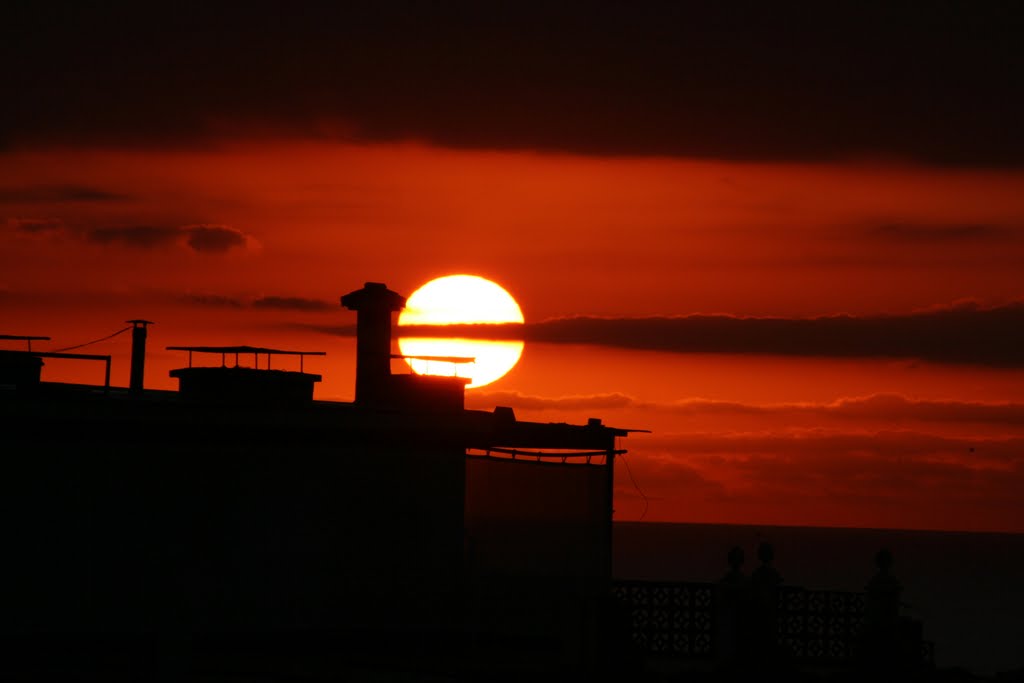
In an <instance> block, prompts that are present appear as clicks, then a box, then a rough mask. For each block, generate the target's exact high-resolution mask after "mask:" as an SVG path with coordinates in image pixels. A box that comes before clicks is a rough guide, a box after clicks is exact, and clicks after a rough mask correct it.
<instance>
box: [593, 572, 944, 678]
mask: <svg viewBox="0 0 1024 683" xmlns="http://www.w3.org/2000/svg"><path fill="white" fill-rule="evenodd" d="M613 594H614V596H615V598H616V599H617V600H618V602H619V604H620V605H621V607H622V608H623V609H624V611H625V612H626V614H627V615H628V617H627V618H628V620H629V624H628V629H629V632H630V635H631V637H632V641H633V645H634V646H635V647H636V648H638V649H639V650H640V651H641V652H644V653H646V654H648V655H653V656H656V657H663V658H669V659H685V660H712V659H714V658H716V657H717V656H719V655H720V653H721V652H722V651H723V650H724V649H726V647H727V644H726V643H725V642H724V640H725V639H727V638H729V637H730V636H735V632H734V631H733V632H732V633H728V631H729V629H730V627H734V625H735V622H732V624H731V625H730V624H727V623H724V622H723V611H722V610H721V609H720V608H721V607H722V605H721V604H720V599H719V593H718V585H717V584H713V583H695V582H657V581H616V582H615V584H614V586H613ZM864 607H865V599H864V594H863V593H854V592H848V591H831V590H808V589H806V588H801V587H797V586H780V587H779V590H778V604H777V609H776V613H775V615H774V621H775V625H776V628H775V633H774V634H773V635H774V640H775V642H777V643H778V645H779V646H780V648H781V650H782V651H783V652H785V653H786V655H787V656H788V657H790V658H791V659H792V660H794V661H797V662H801V663H804V664H833V665H843V664H848V663H851V662H853V661H854V659H855V657H856V656H857V647H858V643H859V640H858V638H859V636H860V635H861V634H862V633H863V628H864V615H865V613H864ZM725 616H726V619H728V615H725ZM920 658H921V664H922V665H930V664H933V663H934V644H933V643H931V642H929V641H921V642H920Z"/></svg>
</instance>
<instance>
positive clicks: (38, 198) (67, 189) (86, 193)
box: [0, 185, 131, 204]
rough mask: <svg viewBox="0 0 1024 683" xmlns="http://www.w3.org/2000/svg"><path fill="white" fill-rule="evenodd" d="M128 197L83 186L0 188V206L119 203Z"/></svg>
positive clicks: (128, 197)
mask: <svg viewBox="0 0 1024 683" xmlns="http://www.w3.org/2000/svg"><path fill="white" fill-rule="evenodd" d="M128 199H131V197H130V196H128V195H125V194H120V193H117V192H109V191H107V190H102V189H99V188H96V187H87V186H84V185H37V186H32V187H21V188H18V187H3V188H0V204H24V203H35V202H47V203H52V202H120V201H125V200H128Z"/></svg>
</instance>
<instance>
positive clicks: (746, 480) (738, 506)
mask: <svg viewBox="0 0 1024 683" xmlns="http://www.w3.org/2000/svg"><path fill="white" fill-rule="evenodd" d="M629 441H630V443H629V444H628V447H629V449H630V455H629V458H630V462H631V468H632V470H633V472H634V474H635V478H636V480H637V481H638V482H639V483H640V485H641V486H643V490H644V491H645V493H646V495H647V497H648V498H650V499H651V500H652V501H654V500H659V499H675V500H676V501H678V503H683V502H684V501H685V505H686V506H687V509H701V508H708V507H711V508H712V509H714V508H718V507H719V506H721V507H720V508H719V509H715V510H714V511H715V513H716V514H719V515H721V514H729V515H730V517H732V516H734V515H735V514H736V513H737V511H738V512H739V515H740V516H750V515H752V514H756V515H757V519H762V520H769V519H777V520H781V519H795V518H801V516H802V519H806V516H807V514H808V513H810V512H811V511H812V510H814V511H815V518H816V520H817V523H819V524H837V525H842V526H868V525H879V524H880V523H882V522H883V520H886V521H885V522H884V525H892V524H893V523H894V520H897V519H898V520H899V521H898V525H899V526H901V527H903V528H946V529H958V528H963V527H964V526H965V525H966V526H971V525H975V526H973V527H971V528H974V529H976V528H977V526H976V525H978V524H979V523H981V522H980V521H979V520H981V519H984V525H985V526H988V527H991V528H1001V529H1005V528H1007V527H1013V528H1014V530H1017V529H1018V528H1019V524H1018V523H1016V520H1018V519H1020V511H1021V503H1020V496H1019V491H1020V487H1021V485H1022V484H1024V455H1022V454H1024V451H1022V450H1021V448H1022V446H1024V440H1022V439H1021V438H952V437H941V436H935V435H932V434H927V433H919V432H913V431H883V432H877V433H862V432H857V433H851V432H841V431H826V430H802V431H792V432H766V433H750V434H744V433H710V434H703V433H692V434H676V435H671V436H658V435H654V436H645V435H634V436H632V437H630V440H629ZM795 507H803V509H802V510H801V511H800V512H799V513H797V514H796V515H793V508H795ZM652 510H654V511H655V513H657V508H656V506H654V505H652ZM851 510H855V511H856V512H853V513H851ZM965 514H966V515H968V516H967V517H965V516H964V515H965ZM967 520H969V521H967ZM769 523H770V522H769Z"/></svg>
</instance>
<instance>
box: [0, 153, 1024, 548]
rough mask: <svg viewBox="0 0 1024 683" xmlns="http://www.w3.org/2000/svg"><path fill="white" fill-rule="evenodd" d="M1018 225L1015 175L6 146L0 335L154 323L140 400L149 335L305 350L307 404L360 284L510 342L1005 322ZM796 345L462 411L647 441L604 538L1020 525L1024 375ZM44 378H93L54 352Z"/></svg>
mask: <svg viewBox="0 0 1024 683" xmlns="http://www.w3.org/2000/svg"><path fill="white" fill-rule="evenodd" d="M1022 226H1024V173H1021V172H1017V171H1013V170H998V169H984V168H974V169H949V168H947V169H937V168H933V167H924V166H921V165H914V164H911V163H894V162H887V163H882V162H870V163H869V162H865V161H856V162H855V161H850V162H846V163H842V162H832V163H816V164H810V163H806V164H798V163H753V162H743V163H741V162H726V161H707V160H687V159H680V158H676V159H669V158H659V157H623V156H619V157H597V156H586V155H573V154H567V153H561V154H555V153H542V152H525V151H519V152H514V151H486V150H485V151H480V150H475V151H474V150H465V149H464V150H453V149H446V148H442V147H439V146H436V145H430V144H427V143H412V142H410V143H404V144H368V143H367V144H359V145H356V144H345V143H341V142H331V143H327V142H317V143H314V142H309V141H305V142H304V141H298V140H294V139H283V138H282V139H277V140H267V139H262V140H258V141H257V140H254V141H250V142H235V143H231V144H223V145H217V146H208V147H205V148H198V147H193V148H189V149H180V150H168V149H158V150H154V149H141V150H134V151H131V150H126V149H124V148H120V149H115V148H104V147H89V146H79V147H74V148H70V147H55V146H36V147H16V148H11V149H8V150H6V151H4V152H2V153H0V310H2V311H3V320H4V323H3V325H2V329H0V333H6V334H39V335H48V336H51V337H52V338H53V340H52V342H51V346H46V345H45V344H41V345H39V346H38V347H37V348H43V349H44V350H45V349H46V348H57V347H64V346H70V345H72V344H77V343H81V342H84V341H88V340H90V339H94V338H98V337H102V336H104V335H106V334H109V333H111V332H113V331H116V330H117V329H119V328H120V327H122V326H123V321H124V320H126V319H129V318H136V317H143V318H147V319H150V320H154V321H156V322H157V325H156V326H154V327H153V328H152V330H151V336H150V357H149V366H148V372H147V383H148V385H149V386H151V387H155V388H173V384H172V383H171V380H170V378H169V377H168V376H167V371H168V370H169V369H170V368H171V367H175V366H176V365H177V364H179V363H181V362H182V361H183V360H184V358H183V355H182V354H179V353H175V352H168V351H165V350H164V348H165V347H166V346H170V345H181V344H211V345H213V344H238V343H248V344H254V345H263V346H272V347H274V346H276V347H283V348H294V349H303V350H318V351H327V352H328V356H327V357H326V358H324V359H310V361H309V365H308V367H307V369H308V370H311V371H314V372H322V373H323V374H324V375H325V379H324V382H323V383H322V384H321V385H320V386H319V387H318V389H317V391H318V397H320V398H328V399H339V400H350V399H351V396H352V393H353V376H354V368H353V367H352V365H353V361H354V357H353V353H354V340H353V339H352V338H351V337H349V336H344V335H337V334H330V328H332V327H341V326H346V325H351V324H353V323H354V316H353V315H352V314H351V312H349V311H346V310H343V309H341V308H340V306H339V305H338V297H339V296H340V295H341V294H344V293H346V292H348V291H351V290H353V289H357V288H358V287H360V286H361V285H362V283H363V282H365V281H382V282H386V283H387V284H388V286H389V287H391V288H392V289H394V290H396V291H399V292H401V293H403V294H406V295H408V294H411V292H412V291H413V290H414V289H415V288H416V287H418V286H419V285H421V284H423V283H424V282H426V281H427V280H429V279H430V278H433V277H436V276H440V275H445V274H450V273H459V272H465V273H472V274H478V275H482V276H485V277H488V278H491V279H493V280H495V281H497V282H499V283H500V284H502V285H503V286H504V287H505V288H506V289H508V290H509V291H510V292H511V293H512V294H513V295H514V296H515V297H516V298H517V300H518V301H519V303H520V305H521V307H522V309H523V313H524V315H525V316H526V319H527V324H530V323H539V322H542V321H545V320H549V319H553V318H562V317H568V316H580V315H586V316H602V317H606V318H612V319H623V320H625V321H627V323H628V321H629V320H630V319H633V318H636V317H641V316H688V315H692V314H697V313H719V314H724V315H728V316H758V317H763V316H778V317H780V318H784V319H786V320H801V319H807V318H813V317H815V316H828V315H833V314H838V313H846V314H850V315H852V316H854V317H858V316H860V317H864V316H874V315H878V314H889V315H904V316H916V315H919V314H921V313H922V312H923V311H928V310H943V307H951V306H961V307H965V306H966V308H962V309H956V310H964V311H966V312H967V313H966V315H968V316H970V315H973V312H974V311H975V310H976V309H985V310H987V309H993V310H996V311H1003V310H1006V311H1009V312H1010V313H1012V314H1013V315H1016V313H1014V311H1016V309H1015V308H1013V307H1015V306H1018V305H1019V303H1020V301H1021V297H1022V295H1024V285H1022V282H1021V277H1020V273H1021V272H1024V270H1022V266H1024V232H1022ZM964 301H969V302H972V303H970V304H964V303H963V302H964ZM1012 320H1016V318H1013V319H1012ZM986 329H987V328H986ZM1006 329H1007V334H1009V335H1011V336H1010V341H1011V342H1013V340H1014V339H1015V338H1016V339H1019V338H1020V334H1021V330H1020V328H1019V327H1017V328H1014V327H1013V324H1012V321H1011V323H1010V326H1009V327H1007V328H1006ZM1013 335H1016V337H1014V336H1013ZM1002 341H1004V342H1005V341H1006V340H1005V339H1003V340H1002ZM812 342H813V340H811V341H808V340H806V339H805V340H804V346H802V347H801V348H802V349H803V351H802V352H800V353H795V354H792V355H787V356H785V357H782V356H778V355H771V354H767V353H759V352H757V349H756V348H751V349H750V350H749V351H750V352H744V353H734V354H727V353H690V352H685V351H684V350H676V351H671V350H669V351H653V350H639V349H630V348H623V347H622V346H621V345H620V344H618V343H612V342H610V341H609V342H607V343H603V342H601V341H600V340H591V342H590V343H586V344H582V345H571V344H569V343H557V340H556V343H530V342H528V343H527V346H526V350H525V352H524V355H523V359H522V361H521V362H520V364H519V366H517V367H516V368H515V369H514V370H513V371H512V372H511V373H510V374H509V375H508V376H506V377H505V378H504V379H502V380H500V381H499V382H496V383H495V384H492V385H490V386H488V387H485V388H482V389H480V390H474V392H475V393H474V392H471V393H470V395H469V396H468V398H467V401H468V403H469V405H470V406H472V407H479V408H484V409H490V408H493V406H494V405H511V406H513V407H514V408H515V409H516V412H517V415H519V416H520V417H521V418H526V419H536V420H544V421H563V420H569V421H573V422H582V421H585V420H586V419H587V418H588V417H601V418H603V419H604V420H605V422H606V423H607V424H611V425H613V426H621V427H629V428H640V429H649V430H651V431H652V433H651V434H637V435H634V436H631V437H629V438H628V439H626V440H625V442H624V443H623V446H624V447H626V448H628V449H629V450H630V455H628V456H627V460H628V462H629V463H630V469H631V471H632V474H633V478H634V479H635V481H636V485H634V483H633V481H631V480H630V478H629V477H628V473H627V472H626V471H625V468H624V467H621V466H620V467H619V470H618V472H617V489H616V490H617V502H616V508H617V518H619V519H638V518H640V517H641V515H643V516H644V519H646V520H654V521H696V522H737V523H766V524H811V525H843V526H850V525H852V526H877V527H898V528H939V529H967V530H1008V531H1016V532H1024V502H1022V501H1021V500H1020V496H1019V492H1020V491H1021V490H1024V426H1022V425H1024V382H1022V379H1024V364H1022V363H1018V362H1017V361H1016V360H1014V359H1013V358H1011V359H1010V360H1009V361H1006V360H1005V359H1002V360H1000V362H999V363H991V362H986V359H985V358H984V357H975V358H973V359H968V361H967V362H957V363H946V362H922V361H920V360H917V359H915V358H912V357H897V358H892V357H886V354H885V353H884V349H882V350H880V351H879V350H875V351H872V352H871V353H870V354H868V355H866V356H862V357H860V358H859V359H851V358H846V357H842V356H841V354H837V353H835V352H834V351H828V352H823V353H822V354H820V355H816V354H814V353H812V352H810V351H808V348H809V347H808V344H812ZM926 342H927V340H924V341H921V340H917V342H916V343H921V344H924V343H926ZM1021 342H1022V345H1024V339H1022V340H1021ZM128 343H129V342H128V338H127V335H122V336H120V337H117V338H115V339H113V340H111V341H109V342H103V343H102V344H98V345H95V346H93V347H89V349H88V350H89V351H90V352H95V353H111V354H114V355H115V366H114V383H115V384H122V385H123V384H125V383H126V382H127V352H128ZM937 343H938V342H937ZM85 350H86V349H83V351H85ZM897 355H899V354H897ZM45 372H46V377H47V378H48V379H54V380H65V381H71V380H75V381H97V382H98V381H101V380H102V370H101V369H100V368H98V367H97V368H94V367H91V366H87V367H86V368H79V367H76V366H75V365H73V364H68V363H64V362H60V361H52V362H48V365H47V368H46V370H45ZM971 449H973V450H971ZM637 487H639V491H638V490H637ZM640 491H642V494H641V493H640ZM644 497H646V499H647V500H646V503H645V502H644V500H643V498H644Z"/></svg>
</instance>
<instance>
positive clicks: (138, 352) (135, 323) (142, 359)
mask: <svg viewBox="0 0 1024 683" xmlns="http://www.w3.org/2000/svg"><path fill="white" fill-rule="evenodd" d="M126 322H129V323H131V324H132V367H131V374H130V375H129V379H128V389H129V390H131V391H133V392H136V391H142V384H143V377H144V375H145V372H146V326H147V325H152V324H153V322H152V321H151V320H128V321H126Z"/></svg>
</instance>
